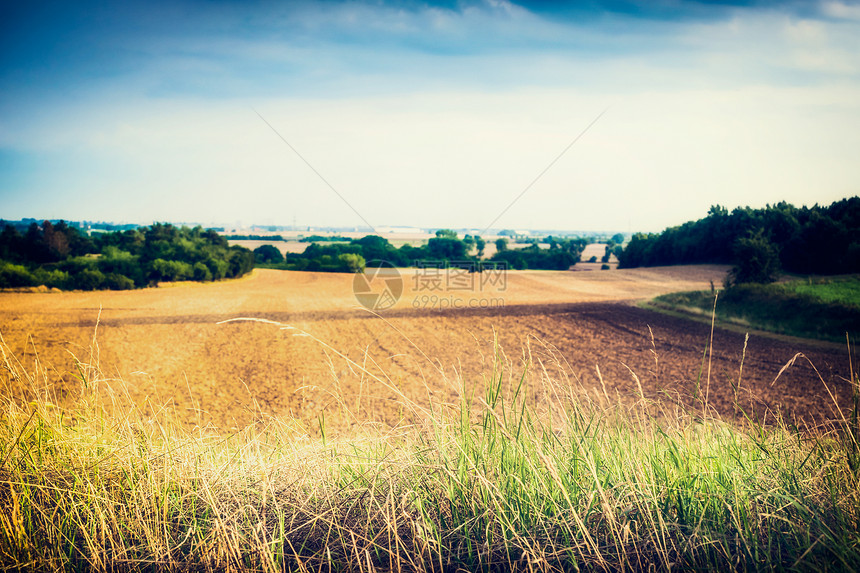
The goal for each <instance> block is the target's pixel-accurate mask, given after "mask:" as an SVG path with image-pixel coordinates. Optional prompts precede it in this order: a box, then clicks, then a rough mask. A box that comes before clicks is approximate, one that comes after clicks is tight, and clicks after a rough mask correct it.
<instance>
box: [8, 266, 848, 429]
mask: <svg viewBox="0 0 860 573" xmlns="http://www.w3.org/2000/svg"><path fill="white" fill-rule="evenodd" d="M726 270H727V269H726V268H725V267H719V266H692V267H666V268H650V269H631V270H622V271H603V272H592V273H572V272H563V271H559V272H552V271H508V273H507V275H506V276H505V277H504V281H503V283H498V282H497V283H494V284H489V283H488V284H485V285H482V284H480V283H479V282H478V283H475V284H473V285H470V286H469V288H466V289H464V288H462V287H463V285H462V284H460V285H459V287H458V288H457V289H456V290H454V289H451V288H448V287H447V286H446V285H447V281H448V278H449V277H447V276H445V277H441V278H439V277H437V278H439V280H440V281H442V283H441V286H440V287H439V289H438V290H437V289H435V288H433V289H431V287H430V286H428V285H429V283H428V282H427V281H426V277H423V278H422V277H419V276H418V275H417V274H416V273H417V271H415V270H414V269H402V270H401V271H402V276H403V289H404V290H403V294H402V296H401V297H400V299H399V301H398V302H397V304H396V305H394V306H393V307H392V308H390V309H387V310H384V311H381V312H379V313H373V312H370V311H367V310H365V309H363V308H362V307H360V306H359V305H358V303H357V301H356V299H355V297H354V295H353V291H352V283H353V276H352V275H340V274H325V273H303V272H287V271H274V270H256V271H254V272H253V274H252V275H250V276H248V277H246V278H243V279H239V280H235V281H229V282H219V283H211V284H202V285H200V284H181V285H176V286H171V287H163V288H157V289H144V290H136V291H123V292H111V291H100V292H73V293H14V292H6V293H0V317H2V318H0V334H2V336H3V338H4V340H5V342H6V344H7V345H8V347H9V349H10V351H11V352H12V354H13V355H14V356H15V357H17V358H18V359H20V360H21V362H22V364H23V366H24V367H25V368H26V369H28V370H31V371H32V370H34V369H36V368H47V369H49V370H51V371H56V376H53V377H49V378H53V379H56V378H57V377H59V378H61V379H62V380H63V385H61V386H58V387H56V388H45V389H38V390H39V391H40V392H44V393H47V394H49V395H52V396H53V395H54V394H55V395H56V396H55V397H52V399H53V400H56V401H59V402H60V403H62V401H63V399H64V396H65V395H67V394H68V395H70V394H73V393H74V389H75V387H76V386H77V385H78V384H79V382H78V381H76V379H75V372H76V369H75V365H74V359H73V358H72V355H74V356H76V357H77V358H78V359H79V360H80V361H81V362H83V363H85V364H87V363H93V364H94V365H97V366H98V367H99V368H100V369H101V371H102V372H104V373H105V375H107V376H108V377H109V378H110V379H111V380H112V384H114V385H115V388H116V389H119V390H121V391H123V392H128V394H129V395H130V396H131V397H132V399H133V400H135V401H136V402H137V403H138V404H141V405H142V406H145V407H149V408H154V409H166V410H167V411H169V412H171V415H173V416H175V417H176V418H177V420H178V421H181V422H184V423H188V424H213V425H215V426H217V427H223V428H232V427H243V426H244V425H247V424H248V423H250V422H252V421H254V420H256V419H258V418H260V417H261V416H262V417H266V416H269V415H276V416H277V415H289V416H292V417H294V418H296V419H298V420H300V421H303V422H304V423H305V425H306V427H307V429H308V431H311V432H312V431H315V428H318V427H319V420H320V419H321V418H322V417H324V418H325V423H326V425H327V427H328V428H331V429H333V430H335V431H338V430H348V429H349V428H350V427H351V426H353V425H357V424H362V423H366V422H380V423H383V424H386V425H389V424H395V423H397V422H400V421H404V420H405V421H408V420H409V416H410V413H409V411H408V408H404V400H403V397H404V396H405V397H406V398H408V399H411V400H414V401H416V402H419V403H420V402H426V401H427V400H428V396H429V397H432V399H433V400H436V401H446V400H449V399H453V397H454V396H455V395H456V393H457V391H458V388H460V387H461V386H464V387H465V388H466V389H467V390H468V389H469V388H474V387H482V386H483V384H484V381H485V379H486V377H488V376H490V375H491V373H492V371H493V362H494V348H496V343H497V344H498V348H499V349H500V350H501V352H502V353H503V355H502V356H503V357H502V361H503V363H504V364H505V365H506V366H507V369H506V374H505V376H507V377H508V378H509V382H510V383H511V384H515V383H517V382H518V379H519V376H520V375H521V374H522V373H523V372H524V370H525V369H526V366H525V365H526V363H528V364H529V366H528V369H527V373H526V377H525V378H526V380H527V381H528V383H529V384H530V385H531V386H533V388H534V389H535V391H534V400H535V404H536V405H539V402H540V395H539V394H540V388H541V384H540V380H541V377H542V376H550V377H552V378H553V379H555V380H558V379H564V380H568V381H569V383H570V384H571V385H574V386H576V387H577V388H578V389H579V390H581V391H582V392H585V393H588V394H589V396H592V397H594V398H595V399H600V398H601V396H602V397H604V398H608V399H610V400H614V399H616V398H617V399H620V400H621V401H622V402H623V401H624V400H628V399H630V398H631V397H632V396H634V393H635V392H638V391H639V390H638V388H639V387H640V385H641V388H642V391H643V392H644V393H645V394H646V395H647V396H654V395H655V394H656V393H657V391H658V390H662V391H668V392H679V393H680V394H682V395H684V396H689V395H692V393H693V392H694V391H695V386H696V382H697V379H698V380H699V387H700V390H701V393H702V394H703V395H705V394H706V395H707V397H708V403H709V404H710V405H712V406H714V407H715V408H716V409H717V410H718V411H719V412H720V413H721V414H723V415H725V416H731V415H732V412H733V402H734V395H735V390H734V389H733V387H732V382H733V381H734V382H736V381H737V379H738V374H739V369H740V366H741V359H742V356H743V354H744V336H743V334H738V333H733V332H728V331H722V330H719V329H718V330H717V331H716V332H715V336H714V339H713V356H712V359H711V363H710V376H709V377H708V376H707V370H708V363H707V361H705V362H704V366H703V351H704V350H705V349H706V347H707V346H708V340H709V334H710V328H709V326H707V325H703V324H697V323H693V322H689V321H686V320H683V319H679V318H673V317H668V316H664V315H661V314H657V313H654V312H651V311H648V310H644V309H640V308H638V307H636V306H635V304H634V303H635V302H636V301H638V300H643V299H647V298H651V297H653V296H656V295H658V294H662V293H667V292H672V291H683V290H696V289H709V288H710V286H711V282H712V281H713V283H715V284H720V283H721V281H722V279H723V276H724V274H725V272H726ZM479 279H480V277H477V279H476V280H479ZM437 286H439V285H437ZM240 317H245V318H253V319H258V320H263V321H273V322H277V323H280V324H282V325H289V326H290V327H293V329H292V330H285V329H282V328H279V326H278V325H277V324H272V323H270V322H252V321H235V322H228V323H223V321H227V320H230V319H235V318H240ZM94 334H95V344H93V339H94ZM798 352H802V353H803V354H804V355H805V356H806V357H808V359H809V361H811V363H812V364H814V365H815V367H816V368H817V369H818V372H819V373H820V375H821V377H822V378H823V380H824V381H825V382H826V383H827V384H828V386H829V388H830V390H831V391H833V392H834V393H835V394H836V395H837V396H840V397H843V398H844V397H846V396H847V395H848V392H849V388H848V385H847V383H846V382H845V381H844V380H843V377H848V369H849V364H848V353H847V351H846V350H845V349H844V348H840V347H839V346H836V345H821V344H817V343H808V342H804V341H782V340H776V339H773V338H767V337H764V336H761V335H755V334H754V335H752V336H751V337H750V339H749V343H748V345H747V348H746V355H745V358H744V361H743V372H742V379H741V388H740V391H739V396H740V401H741V402H745V403H749V402H750V399H751V398H752V401H753V403H754V404H755V409H756V410H757V411H758V412H760V413H761V412H764V411H765V410H766V409H768V408H769V409H772V410H776V409H779V410H782V411H784V412H786V413H789V414H792V415H797V416H799V417H801V418H803V419H804V420H806V421H809V422H812V421H814V420H817V419H819V418H821V417H828V416H831V415H832V406H831V404H832V402H831V401H830V400H829V398H828V393H827V389H826V388H825V387H824V385H823V384H822V382H821V381H820V380H819V379H818V376H817V375H816V373H815V372H814V371H813V369H812V368H811V367H810V365H809V362H807V361H806V360H803V359H799V360H797V361H796V363H795V364H794V365H793V366H792V367H791V368H789V369H788V370H787V371H786V372H785V373H784V374H782V375H781V376H780V377H779V379H778V380H777V381H776V382H775V383H774V379H775V378H776V377H777V374H778V373H779V372H780V369H781V368H782V366H783V365H785V364H786V363H787V362H789V361H790V360H791V359H792V357H794V356H795V355H796V354H797V353H798ZM598 368H599V372H600V377H599V376H598ZM545 373H546V374H545ZM634 374H635V376H634ZM601 377H602V382H601ZM637 379H638V382H637ZM5 383H6V384H7V385H8V388H7V389H4V393H15V394H19V393H20V394H21V396H22V398H25V399H26V398H28V394H27V392H29V390H28V389H23V388H21V387H20V386H19V382H16V381H15V380H11V379H9V378H8V377H7V378H6V380H5ZM398 394H402V396H400V397H398Z"/></svg>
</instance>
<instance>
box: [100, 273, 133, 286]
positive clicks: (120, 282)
mask: <svg viewBox="0 0 860 573" xmlns="http://www.w3.org/2000/svg"><path fill="white" fill-rule="evenodd" d="M103 286H104V287H105V288H109V289H110V290H131V289H133V288H134V281H133V280H131V279H130V278H128V277H127V276H125V275H118V274H116V273H109V274H107V275H105V280H104V284H103Z"/></svg>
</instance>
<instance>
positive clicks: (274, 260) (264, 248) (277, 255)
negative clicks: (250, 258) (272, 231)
mask: <svg viewBox="0 0 860 573" xmlns="http://www.w3.org/2000/svg"><path fill="white" fill-rule="evenodd" d="M254 260H255V261H256V262H258V263H260V264H263V265H272V264H274V265H279V264H281V263H283V262H284V255H282V254H281V251H279V250H278V249H277V247H274V246H272V245H261V246H259V247H257V248H256V249H254Z"/></svg>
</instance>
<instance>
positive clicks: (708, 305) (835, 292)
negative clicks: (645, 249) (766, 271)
mask: <svg viewBox="0 0 860 573" xmlns="http://www.w3.org/2000/svg"><path fill="white" fill-rule="evenodd" d="M715 296H716V297H717V303H716V318H717V319H718V320H720V321H724V322H727V323H734V324H743V325H748V326H750V327H752V328H755V329H759V330H766V331H770V332H776V333H779V334H787V335H791V336H799V337H804V338H817V339H820V340H831V341H835V342H842V341H844V340H845V335H846V333H847V334H848V335H849V336H851V337H856V336H857V335H858V334H860V278H858V277H845V278H839V279H817V280H813V279H807V280H804V281H792V282H789V283H783V284H767V285H763V284H755V283H748V284H738V285H734V286H732V287H729V288H727V289H724V290H720V291H719V292H718V293H717V292H716V291H714V292H711V291H694V292H681V293H672V294H666V295H662V296H659V297H657V298H656V299H654V300H653V301H652V304H653V305H654V306H657V307H658V308H666V309H670V310H678V311H682V312H687V313H689V314H699V315H701V314H706V313H707V314H710V313H711V312H712V311H713V309H714V298H715Z"/></svg>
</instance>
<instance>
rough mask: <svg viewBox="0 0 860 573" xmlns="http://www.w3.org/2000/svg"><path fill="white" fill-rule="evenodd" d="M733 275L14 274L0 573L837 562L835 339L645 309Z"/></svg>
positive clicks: (842, 540) (849, 550)
mask: <svg viewBox="0 0 860 573" xmlns="http://www.w3.org/2000/svg"><path fill="white" fill-rule="evenodd" d="M725 271H726V269H725V268H721V267H687V268H666V269H647V270H641V269H640V270H625V271H603V272H590V273H588V272H586V273H573V272H526V271H523V272H509V273H507V274H506V275H502V277H501V278H502V279H504V280H502V281H501V282H499V280H498V279H499V277H498V276H497V277H496V279H494V280H493V281H490V276H487V277H484V280H483V281H482V280H481V277H480V276H476V275H463V274H458V273H451V274H447V273H445V274H442V275H436V274H432V273H431V274H430V275H426V274H425V273H423V272H422V273H420V274H415V273H416V271H411V270H402V272H403V279H404V284H403V292H402V293H400V294H401V296H400V297H399V300H398V301H397V303H396V304H395V305H394V306H393V307H392V308H388V309H384V310H380V311H379V312H371V311H368V310H366V309H364V308H361V307H360V306H359V305H358V304H357V303H356V298H355V297H354V296H353V292H352V289H353V280H354V279H353V277H351V276H345V275H335V274H313V273H297V272H284V271H271V270H258V271H255V272H254V273H253V274H252V275H251V276H248V277H246V278H243V279H239V280H235V281H231V282H222V283H215V284H205V285H197V284H185V285H176V286H172V287H168V288H157V289H147V290H140V291H127V292H96V293H80V292H78V293H48V292H45V293H11V292H10V293H3V294H2V295H0V309H2V317H3V322H2V334H3V337H4V341H2V342H0V349H1V350H2V354H3V360H4V362H3V364H4V374H3V380H4V383H5V388H4V391H3V394H2V396H0V405H1V406H2V411H3V415H2V417H0V570H10V571H21V570H27V571H56V570H82V571H83V570H87V571H161V570H170V571H221V570H233V571H243V572H244V571H249V572H250V571H254V572H256V571H266V572H268V571H284V570H290V571H367V572H371V571H374V572H375V571H439V572H440V573H441V572H448V571H451V572H454V571H508V570H510V571H530V572H531V571H546V572H561V571H572V570H573V571H645V570H649V571H650V570H653V571H679V570H680V571H684V570H697V571H702V570H726V571H728V570H738V571H773V570H828V571H855V570H857V569H858V567H860V551H858V549H857V548H858V547H860V535H858V527H857V524H858V523H860V521H859V520H860V498H858V491H860V488H858V483H860V478H858V476H860V454H858V446H857V441H858V436H860V428H858V418H857V412H858V400H860V395H858V394H857V393H853V394H852V389H851V387H850V383H849V382H848V380H847V378H848V377H849V376H850V367H849V361H848V354H849V352H848V351H847V349H843V348H842V347H841V346H839V345H828V344H823V345H822V344H815V343H812V342H809V341H802V340H789V339H782V340H776V339H774V338H768V337H764V336H761V335H758V334H755V333H753V334H752V335H751V336H750V337H749V339H748V340H745V339H744V336H743V335H742V334H737V333H733V332H728V331H723V330H720V329H717V330H715V331H714V332H713V333H712V332H711V328H710V325H708V324H701V323H697V322H691V321H688V320H684V319H679V318H673V317H671V316H666V315H663V314H658V313H655V312H652V311H649V310H645V309H643V308H639V307H638V306H636V305H635V303H636V301H639V300H642V299H643V298H650V297H653V296H655V295H658V294H661V293H666V292H670V291H674V290H701V289H705V288H708V287H709V286H710V284H711V282H712V281H713V282H714V283H717V282H719V281H721V279H722V276H723V275H724V273H725ZM389 278H392V277H391V275H389ZM471 279H474V280H475V281H476V283H475V284H474V285H470V284H468V281H469V280H471ZM463 281H466V283H465V284H464V282H463ZM395 282H396V281H395ZM374 284H378V283H374ZM397 284H399V283H397ZM389 286H391V285H390V284H389ZM436 286H440V289H438V290H437V289H436ZM465 287H468V288H465ZM394 290H395V292H397V291H399V289H397V288H395V289H394ZM234 319H241V320H234ZM801 352H802V353H803V354H802V355H801V354H799V353H801ZM813 365H814V366H815V368H813ZM816 368H817V369H816Z"/></svg>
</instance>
